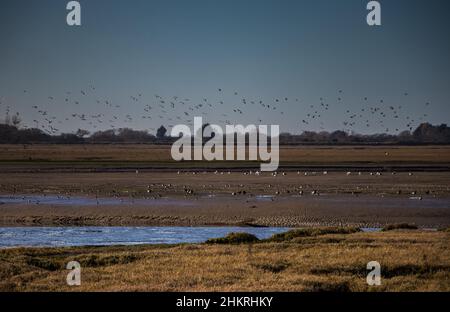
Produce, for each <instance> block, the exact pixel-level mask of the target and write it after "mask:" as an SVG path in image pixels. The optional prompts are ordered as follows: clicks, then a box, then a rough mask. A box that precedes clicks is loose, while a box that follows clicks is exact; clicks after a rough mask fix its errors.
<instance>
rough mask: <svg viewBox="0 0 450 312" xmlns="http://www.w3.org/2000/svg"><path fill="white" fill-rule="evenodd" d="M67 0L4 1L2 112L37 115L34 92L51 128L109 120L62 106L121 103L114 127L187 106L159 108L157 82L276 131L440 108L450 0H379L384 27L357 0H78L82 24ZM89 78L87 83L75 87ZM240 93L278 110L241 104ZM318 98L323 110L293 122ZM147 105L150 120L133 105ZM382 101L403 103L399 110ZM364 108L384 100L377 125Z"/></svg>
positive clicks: (402, 122) (443, 118) (442, 114)
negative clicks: (70, 18)
mask: <svg viewBox="0 0 450 312" xmlns="http://www.w3.org/2000/svg"><path fill="white" fill-rule="evenodd" d="M67 2H68V1H56V0H26V1H25V0H2V1H1V3H0V26H1V27H0V101H1V104H0V116H4V114H5V112H6V109H7V107H8V106H9V110H10V113H15V112H19V113H20V115H21V116H22V117H23V120H24V123H25V124H27V125H29V126H34V125H35V124H34V123H33V120H35V119H39V118H40V119H42V118H43V117H42V116H40V115H39V114H38V113H37V112H36V110H34V109H32V106H34V105H37V106H38V107H39V108H40V109H42V110H46V111H48V114H49V116H54V117H55V120H59V121H62V120H64V121H63V122H61V123H60V124H59V125H58V127H57V128H58V129H59V130H60V131H73V130H76V129H78V128H86V129H89V130H99V129H107V128H110V127H109V124H110V123H109V122H106V121H105V122H104V123H102V124H96V128H95V129H94V128H93V126H94V124H95V122H94V123H93V124H89V122H88V121H81V120H79V119H76V118H69V120H67V121H66V120H65V119H64V118H67V117H68V116H71V114H74V113H77V114H81V113H85V114H86V115H94V114H100V113H102V114H105V117H102V118H103V119H104V120H107V119H111V118H112V116H118V117H119V118H118V120H117V121H115V123H114V125H115V126H116V127H132V128H135V129H149V130H150V131H151V132H153V131H154V130H152V129H154V128H155V127H158V126H159V125H161V124H165V125H170V124H176V123H180V122H183V123H186V122H187V120H189V119H190V117H186V116H185V115H183V112H184V111H185V110H186V107H183V106H181V105H177V106H176V107H175V108H174V109H172V108H171V107H169V106H167V108H164V109H162V108H159V110H158V109H157V108H158V103H155V102H156V100H155V97H154V95H155V94H158V95H161V96H163V97H164V98H166V99H167V101H169V98H170V97H172V96H179V97H180V98H182V99H184V98H189V99H191V104H189V105H193V104H197V103H202V101H203V98H207V99H208V102H210V103H212V105H213V107H204V108H203V109H200V110H198V113H197V114H195V115H200V112H202V113H203V117H204V118H205V119H206V121H207V122H211V123H213V122H216V123H220V121H221V120H222V119H228V120H230V121H231V122H232V123H244V124H248V123H264V124H280V126H281V131H282V132H284V131H290V132H293V133H298V132H301V131H303V130H315V131H318V130H336V129H347V130H354V131H356V132H360V133H374V132H385V131H386V128H387V129H389V132H396V131H395V129H396V128H398V129H399V130H404V129H406V125H407V124H409V123H410V120H411V119H413V120H414V122H413V124H414V126H417V125H418V124H419V123H420V122H422V121H430V122H432V123H447V122H448V121H449V116H450V102H449V99H450V83H449V82H450V57H449V56H450V40H449V38H450V36H449V35H450V33H449V30H450V17H449V13H450V2H449V1H448V0H430V1H414V0H395V1H380V2H381V5H382V23H383V25H382V26H381V27H369V26H367V24H366V14H367V11H366V4H367V2H368V1H365V0H345V1H335V0H314V1H313V0H309V1H300V0H297V1H288V0H281V1H279V0H277V1H276V0H226V1H225V0H222V1H217V0H180V1H176V0H172V1H167V0H161V1H151V0H133V1H125V0H89V1H87V0H85V1H80V3H81V6H82V26H81V27H69V26H67V25H66V23H65V20H66V14H67V13H66V9H65V6H66V4H67ZM90 85H94V86H95V91H94V90H92V91H90V92H88V95H87V96H82V95H81V94H80V90H88V89H89V86H90ZM218 88H221V89H223V91H222V92H219V91H218ZM23 90H27V92H26V93H24V92H23ZM339 90H342V93H339ZM67 91H71V92H72V93H71V95H70V101H69V102H65V101H64V98H66V97H68V96H67V95H66V94H65V92H67ZM234 92H238V94H239V95H238V96H235V95H234ZM139 93H140V94H142V97H140V98H139V101H138V102H136V101H133V100H132V99H131V98H130V96H137V95H138V94H139ZM405 93H408V95H405ZM49 96H51V97H53V98H54V100H49ZM285 97H287V98H288V101H285V100H282V101H280V102H279V103H275V102H274V100H275V99H284V98H285ZM339 97H341V100H340V101H339V100H338V98H339ZM364 97H368V101H364V100H363V99H364ZM242 98H246V99H247V101H248V102H250V101H252V100H254V101H259V100H262V101H264V103H266V104H274V105H277V110H276V111H273V110H270V109H265V108H263V107H261V106H260V105H256V104H255V105H251V104H247V105H243V104H242ZM296 98H298V99H299V100H298V101H296V100H295V99H296ZM320 98H323V100H322V102H324V103H326V104H328V105H329V110H327V111H323V112H321V113H318V114H320V115H321V116H320V117H316V118H315V119H309V122H308V124H305V123H302V122H301V121H302V120H303V119H305V118H308V117H307V114H308V113H309V114H314V113H315V111H317V110H318V107H320V103H321V100H320ZM98 99H101V100H102V101H104V100H108V101H110V102H111V103H113V104H114V105H120V106H121V107H120V108H118V107H116V108H108V107H106V106H105V105H104V103H103V102H102V103H100V104H98V103H96V101H97V100H98ZM220 100H223V101H224V104H223V105H220V104H218V102H219V101H220ZM381 100H383V103H381ZM74 101H78V102H79V104H78V105H75V104H74V103H73V102H74ZM426 102H430V103H431V104H430V105H428V106H426V105H425V103H426ZM146 104H149V105H151V106H152V107H153V112H152V114H151V115H153V116H152V119H151V120H150V119H143V118H141V117H142V115H143V114H144V112H143V108H144V106H145V105H146ZM165 105H167V103H166V104H165ZM186 105H187V104H186ZM311 105H313V108H311ZM390 106H395V107H398V106H401V107H402V108H401V109H398V111H399V112H398V113H397V114H398V115H399V118H393V114H391V113H390V112H389V107H390ZM369 107H378V108H379V109H380V111H386V114H387V116H386V117H384V121H383V122H382V123H381V124H380V122H379V118H380V117H379V116H378V117H377V116H376V115H371V114H368V113H367V111H368V110H369ZM235 108H240V109H241V110H242V111H243V113H242V114H240V113H236V112H233V109H235ZM364 108H365V112H361V109H364ZM161 110H164V111H166V112H167V113H162V112H161ZM347 110H348V111H350V113H347ZM281 111H283V114H281V113H280V112H281ZM352 113H355V114H356V113H358V114H361V115H362V117H358V118H357V119H358V121H357V122H356V123H355V125H354V126H353V127H352V128H351V129H350V128H349V127H348V126H345V125H344V124H343V122H344V121H346V120H348V115H349V114H352ZM127 114H129V115H130V116H131V120H130V119H126V118H124V116H125V115H127ZM222 114H226V115H227V117H223V115H222ZM424 114H426V115H427V116H424ZM160 115H161V116H162V117H163V118H159V117H158V116H160ZM176 116H182V117H183V118H182V120H181V121H180V120H176ZM191 117H192V114H191ZM406 117H409V119H407V118H406ZM0 118H2V117H0ZM169 118H171V119H172V120H169ZM260 120H261V122H260ZM366 120H369V122H367V121H366ZM91 122H92V120H91ZM368 123H369V124H370V126H367V124H368Z"/></svg>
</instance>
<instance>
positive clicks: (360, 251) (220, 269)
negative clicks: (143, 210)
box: [0, 231, 450, 292]
mask: <svg viewBox="0 0 450 312" xmlns="http://www.w3.org/2000/svg"><path fill="white" fill-rule="evenodd" d="M449 238H450V237H449V233H448V232H424V231H392V232H379V233H354V234H333V235H331V234H326V235H316V236H308V237H297V238H294V239H293V240H291V241H286V242H279V243H256V244H252V245H250V244H241V245H206V244H189V245H175V246H135V247H125V246H116V247H77V248H18V249H3V250H0V291H337V292H340V291H391V292H392V291H447V292H448V291H450V248H449V243H448V242H449ZM73 260H75V261H78V262H80V264H81V267H82V271H81V286H67V285H66V275H67V273H68V270H65V265H66V264H67V263H68V262H69V261H73ZM370 261H378V262H379V263H380V264H381V275H382V280H381V282H382V285H381V286H368V285H367V283H366V275H367V273H368V270H367V269H366V265H367V263H368V262H370Z"/></svg>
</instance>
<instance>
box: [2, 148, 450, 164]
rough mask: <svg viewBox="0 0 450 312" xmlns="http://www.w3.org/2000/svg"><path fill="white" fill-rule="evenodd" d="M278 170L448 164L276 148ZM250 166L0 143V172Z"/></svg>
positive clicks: (405, 152)
mask: <svg viewBox="0 0 450 312" xmlns="http://www.w3.org/2000/svg"><path fill="white" fill-rule="evenodd" d="M280 162H281V165H282V166H289V167H295V166H314V165H317V166H332V165H347V166H355V165H356V166H358V165H414V166H421V165H427V166H436V165H439V166H445V167H447V168H448V167H449V166H450V147H449V146H417V147H415V146H401V147H399V146H375V147H374V146H344V147H339V146H338V147H336V146H320V147H317V146H300V147H286V146H282V147H280ZM237 164H238V166H253V167H256V166H258V163H256V162H248V161H241V162H220V161H217V162H181V163H180V162H175V161H173V160H172V158H171V156H170V146H159V145H146V144H117V145H115V144H107V145H99V144H86V145H45V144H42V145H41V144H39V145H0V170H6V169H8V168H16V167H23V166H27V167H39V168H41V169H42V168H46V167H48V166H51V165H53V166H64V165H65V166H70V167H72V168H73V167H79V166H81V167H83V166H84V167H93V168H98V167H129V166H133V167H154V168H158V167H163V168H165V167H169V168H173V167H180V168H184V167H201V168H208V167H210V168H214V167H236V166H237Z"/></svg>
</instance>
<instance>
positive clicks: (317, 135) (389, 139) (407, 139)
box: [0, 118, 450, 145]
mask: <svg viewBox="0 0 450 312" xmlns="http://www.w3.org/2000/svg"><path fill="white" fill-rule="evenodd" d="M8 121H9V124H0V144H29V143H57V144H79V143H152V144H171V143H173V142H174V141H175V140H177V139H178V137H176V138H175V137H174V138H172V137H168V136H166V134H167V129H166V128H165V127H164V126H161V127H159V128H158V130H157V132H156V136H155V135H153V134H150V133H148V132H147V131H142V130H133V129H130V128H122V129H114V130H112V129H111V130H104V131H97V132H94V133H92V134H90V136H89V131H87V130H82V129H78V130H77V131H76V132H75V133H73V134H71V133H63V134H59V135H50V134H48V133H46V132H44V131H43V130H41V129H36V128H28V129H20V128H19V127H18V126H16V125H13V124H12V122H11V118H9V119H8ZM205 126H207V125H204V127H205ZM204 127H203V128H204ZM207 139H208V138H206V140H207ZM280 144H282V145H301V144H324V145H325V144H338V145H339V144H450V127H448V126H447V125H446V124H442V125H438V126H433V125H431V124H429V123H423V124H421V125H419V126H418V127H417V129H416V130H414V131H413V132H412V133H411V132H409V131H403V132H400V133H399V134H398V135H391V134H385V133H381V134H371V135H361V134H349V133H347V132H344V131H341V130H338V131H334V132H331V133H330V132H325V131H322V132H313V131H305V132H303V133H301V134H296V135H293V134H290V133H281V134H280Z"/></svg>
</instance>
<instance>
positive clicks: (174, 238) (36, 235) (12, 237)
mask: <svg viewBox="0 0 450 312" xmlns="http://www.w3.org/2000/svg"><path fill="white" fill-rule="evenodd" d="M287 230H289V229H288V228H274V227H261V228H253V227H103V226H95V227H0V248H5V247H19V246H27V247H44V246H45V247H59V246H85V245H89V246H108V245H139V244H179V243H201V242H204V241H206V240H207V239H209V238H217V237H223V236H225V235H227V234H228V233H231V232H246V233H251V234H254V235H256V236H257V237H258V238H260V239H264V238H268V237H270V236H272V235H273V234H275V233H280V232H285V231H287Z"/></svg>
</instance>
